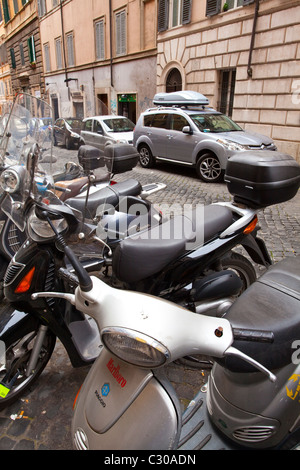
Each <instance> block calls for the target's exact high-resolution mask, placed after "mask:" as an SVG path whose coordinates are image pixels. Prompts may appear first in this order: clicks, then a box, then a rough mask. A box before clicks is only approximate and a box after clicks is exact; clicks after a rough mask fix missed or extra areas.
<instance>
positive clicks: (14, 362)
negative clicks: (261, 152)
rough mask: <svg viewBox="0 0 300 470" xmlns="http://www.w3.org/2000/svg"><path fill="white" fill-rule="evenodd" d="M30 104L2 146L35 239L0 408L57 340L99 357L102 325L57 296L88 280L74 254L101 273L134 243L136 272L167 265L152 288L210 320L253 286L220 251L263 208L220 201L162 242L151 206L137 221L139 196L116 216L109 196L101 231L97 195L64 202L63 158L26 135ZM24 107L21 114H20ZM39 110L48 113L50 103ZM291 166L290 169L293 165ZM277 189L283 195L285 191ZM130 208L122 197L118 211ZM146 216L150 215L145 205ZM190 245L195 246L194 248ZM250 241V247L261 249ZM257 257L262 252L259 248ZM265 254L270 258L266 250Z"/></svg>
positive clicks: (16, 303)
mask: <svg viewBox="0 0 300 470" xmlns="http://www.w3.org/2000/svg"><path fill="white" fill-rule="evenodd" d="M22 99H23V97H22V96H21V97H19V98H18V100H16V103H15V104H16V107H14V108H13V111H12V114H11V117H12V122H13V124H12V126H11V127H13V125H16V123H17V124H18V125H17V127H18V129H19V131H20V132H21V131H22V133H21V137H22V138H21V139H19V140H18V145H19V147H18V148H17V150H18V152H15V153H8V152H7V149H6V146H3V147H2V149H1V148H0V151H1V154H0V156H1V158H2V160H4V162H5V161H6V158H7V157H11V155H14V158H15V160H16V161H14V162H13V163H15V165H12V166H10V167H9V166H6V168H7V169H6V170H5V171H4V172H2V175H1V178H0V183H1V187H2V191H3V200H2V203H1V208H2V211H3V212H4V213H5V214H6V215H7V216H8V217H9V218H10V219H11V220H12V221H13V222H14V223H15V224H16V226H17V227H18V228H19V229H20V230H23V231H24V230H25V227H26V234H27V236H28V238H27V239H26V241H25V243H24V244H23V245H22V247H21V248H20V249H19V250H18V252H17V253H16V254H15V255H14V257H13V259H12V260H11V262H10V265H9V267H8V269H7V271H6V274H5V280H4V281H5V282H4V293H5V297H6V300H7V301H8V302H10V305H11V306H12V307H13V308H12V309H11V311H9V309H8V308H4V312H3V313H2V314H1V316H0V340H1V341H2V342H3V343H4V344H5V355H4V357H3V358H2V360H1V363H0V383H1V387H0V409H1V408H3V407H5V406H7V405H8V404H10V403H12V402H14V401H15V400H16V399H17V398H18V397H19V396H21V395H22V393H24V391H25V390H26V389H27V388H28V387H29V386H30V385H31V384H32V383H33V382H34V381H35V380H36V379H37V377H38V376H39V374H40V373H41V372H42V370H43V368H44V367H45V366H46V364H47V362H48V360H49V358H50V357H51V354H52V351H53V348H54V344H55V340H56V337H58V338H59V339H60V340H61V342H62V344H63V345H64V347H65V349H66V351H67V353H68V355H69V358H70V361H71V364H72V365H73V366H74V367H79V366H81V365H85V364H90V363H92V362H93V361H94V360H95V358H96V357H98V355H99V351H100V349H101V347H102V346H101V344H102V343H101V340H100V336H99V331H98V328H97V324H96V323H95V321H94V320H92V319H91V318H90V317H89V316H86V315H85V314H84V312H83V311H81V310H78V309H76V308H75V307H74V306H72V305H70V304H69V303H68V302H66V301H65V300H61V299H59V298H58V297H56V293H57V292H64V293H65V294H66V295H68V294H70V295H72V294H73V290H74V287H75V286H76V285H77V284H78V282H79V281H80V279H79V280H78V276H77V275H76V269H75V267H74V265H73V263H74V260H73V258H74V256H73V257H71V259H70V256H71V255H70V250H71V249H72V252H73V251H74V253H75V256H76V259H78V260H79V261H78V262H79V263H80V266H81V263H82V264H83V265H84V267H85V269H86V270H87V271H88V272H89V273H93V272H96V274H97V276H99V272H100V270H101V269H104V270H107V269H108V268H109V267H110V266H111V265H112V264H113V263H114V260H115V257H116V252H117V250H118V247H119V246H120V244H121V243H123V242H126V241H127V239H128V240H129V239H132V240H133V241H134V242H133V244H135V243H136V242H137V247H138V249H137V251H136V252H135V253H134V252H133V254H132V255H133V256H136V264H135V265H133V264H132V263H131V261H130V259H129V260H128V272H129V273H130V275H131V276H132V275H134V271H135V270H136V271H137V273H138V275H139V276H140V275H141V273H142V275H144V274H145V272H146V274H148V269H149V266H151V269H153V268H154V267H155V269H156V270H158V269H160V273H159V275H157V278H160V286H159V284H158V282H156V281H153V282H154V286H155V289H157V290H159V295H160V296H161V297H164V298H166V299H167V298H168V297H169V296H171V292H172V291H173V296H171V297H173V299H174V301H175V302H176V303H178V304H179V305H180V306H183V305H186V304H189V306H190V309H191V310H193V309H194V310H195V311H196V312H198V311H199V309H198V307H199V306H200V305H201V306H202V310H205V312H207V314H208V315H210V314H214V315H219V316H221V315H222V314H223V313H224V311H225V308H226V309H228V307H229V305H231V304H232V303H233V302H234V300H235V299H236V297H237V296H238V295H239V294H240V292H241V290H243V288H244V287H245V285H243V283H242V282H241V279H240V278H239V277H238V276H237V275H236V274H235V273H234V272H233V271H232V270H229V269H228V270H225V271H224V270H220V271H218V269H221V268H220V267H219V264H220V259H221V261H222V255H223V256H224V255H225V254H227V253H228V251H229V250H230V248H231V247H233V246H235V245H236V244H237V243H238V242H241V241H243V243H244V241H245V243H246V242H247V240H249V238H248V234H245V233H243V232H244V230H245V229H246V231H247V232H248V231H251V230H252V231H253V226H254V225H255V222H256V209H251V208H247V207H246V208H244V207H242V205H241V204H239V205H237V206H234V205H233V204H232V210H231V209H230V208H229V207H226V206H222V205H213V206H209V209H208V212H207V213H206V215H207V216H208V218H207V219H205V220H203V219H202V217H201V218H200V224H199V220H198V221H197V220H195V219H194V220H193V216H194V213H192V214H191V215H184V216H182V217H179V218H177V217H174V219H172V220H170V221H168V222H167V223H166V224H167V225H165V224H160V225H159V222H158V221H156V225H157V227H162V230H163V232H162V234H163V235H164V236H163V237H161V236H160V234H159V232H155V229H156V227H154V228H151V229H150V230H149V223H148V222H149V219H148V217H149V215H148V211H147V208H146V211H144V214H141V215H140V216H137V214H136V209H137V208H136V207H135V206H136V204H135V199H134V198H133V204H132V205H130V202H131V201H129V203H128V206H129V209H128V208H127V211H122V212H120V211H116V210H115V209H116V206H117V204H112V205H111V204H110V203H111V200H110V199H109V198H107V200H106V201H104V203H103V204H102V207H100V208H97V210H96V218H98V219H97V220H99V222H98V224H97V225H96V224H95V217H94V211H95V200H94V199H93V197H92V198H91V202H90V198H89V197H87V198H85V200H84V202H83V201H82V200H81V201H78V200H77V198H73V200H72V201H71V203H70V201H69V203H68V204H67V203H66V202H67V201H66V202H65V203H64V202H63V201H61V200H60V199H59V198H58V197H57V194H56V191H55V181H54V179H53V176H52V175H53V174H55V173H57V170H58V169H59V168H58V166H59V163H60V162H57V161H56V162H52V159H51V153H50V154H49V156H48V157H49V158H48V159H43V160H44V161H43V162H42V161H41V159H40V158H39V156H40V149H39V147H38V142H39V140H38V139H36V140H33V139H32V135H28V134H27V133H26V129H27V120H28V119H29V117H27V114H30V112H29V110H30V109H32V108H33V106H34V105H30V106H28V107H26V106H25V104H26V103H22ZM26 100H28V98H27V97H26ZM20 105H21V106H20ZM18 106H20V113H19V114H18V113H17V111H16V110H17V108H18ZM39 106H40V109H42V110H43V112H45V110H44V108H45V106H46V104H45V103H43V104H42V105H39ZM38 109H39V108H38ZM49 112H50V111H49ZM9 133H10V132H8V133H7V134H9ZM2 143H3V142H2ZM112 157H113V155H112ZM46 160H47V161H46ZM112 164H113V158H107V159H106V161H105V162H104V166H103V170H104V171H105V172H106V173H110V171H111V166H112ZM288 167H290V168H292V165H291V164H289V165H288ZM38 177H40V178H43V181H44V180H45V184H44V186H45V188H44V191H41V188H40V187H39V185H38V184H37V178H38ZM297 188H298V186H297ZM87 193H88V192H87ZM277 193H278V194H281V192H280V191H279V192H277ZM110 194H111V193H110ZM92 196H93V194H92ZM115 197H117V198H118V195H117V194H114V195H113V197H112V199H113V200H114V198H115ZM284 197H286V198H287V199H288V198H291V197H292V192H290V193H288V194H287V192H285V196H284ZM128 199H129V198H128ZM122 202H123V200H120V198H118V204H119V206H120V205H121V203H122ZM74 204H75V205H74ZM97 204H98V201H97ZM126 204H127V202H126ZM143 207H144V206H142V209H143ZM138 210H139V211H141V212H143V211H142V210H141V204H139V205H138ZM201 210H202V209H200V212H201ZM233 212H234V214H235V215H233ZM91 214H93V218H91ZM104 214H106V215H104ZM124 215H125V218H126V223H125V224H123V216H124ZM202 215H203V214H202ZM86 216H87V217H86ZM144 216H145V217H144ZM107 220H109V221H111V220H114V221H117V222H118V224H116V225H115V228H116V229H117V230H118V237H116V238H115V239H114V240H112V242H111V243H110V244H108V243H107V238H105V237H106V236H108V235H109V236H110V237H111V232H109V230H110V229H112V225H109V224H108V222H107ZM178 220H179V222H180V223H181V225H180V226H179V229H178V232H174V231H173V228H174V227H175V226H176V224H177V221H178ZM182 221H186V225H182ZM197 222H198V223H197ZM124 226H125V232H126V234H124V236H125V237H127V238H124V240H123V241H122V239H121V237H120V236H119V235H120V228H121V229H122V230H123V227H124ZM171 228H172V230H169V229H171ZM182 228H184V234H185V236H184V237H182V233H183V232H182ZM166 229H167V230H169V232H168V233H167V232H166V231H165V230H166ZM56 232H58V234H59V238H58V239H57V236H56ZM203 232H204V237H205V243H204V244H203V243H201V242H202V238H201V237H200V238H201V239H200V241H199V239H198V237H199V234H201V233H202V234H203ZM166 234H167V235H166ZM128 235H130V236H129V237H128ZM136 237H137V238H138V240H136ZM139 237H140V238H139ZM143 237H146V238H143ZM251 237H252V235H251ZM252 238H253V241H255V242H256V239H255V238H254V237H252ZM64 240H66V241H67V244H68V248H69V249H68V250H66V248H64V244H65V241H64ZM109 240H111V238H110V239H109ZM189 243H191V246H188V249H187V250H186V245H188V244H189ZM247 243H248V245H249V250H250V251H251V247H252V246H255V244H254V245H253V243H254V242H252V245H251V243H250V242H247ZM143 245H144V248H143ZM130 246H131V247H132V245H130ZM149 247H150V249H149ZM143 249H145V253H146V255H147V260H146V261H147V263H145V264H143V265H141V264H139V263H142V261H141V258H139V257H138V255H139V254H140V253H142V250H143ZM253 251H254V250H253ZM65 252H66V253H65ZM257 253H258V255H259V253H261V251H260V252H257ZM69 255H70V256H69ZM258 255H257V256H258ZM260 256H261V257H262V258H263V255H262V254H260ZM116 258H117V257H116ZM121 258H122V257H121ZM139 259H140V261H138V260H139ZM209 260H210V262H209ZM119 261H120V258H119V259H118V262H119ZM121 261H122V259H121ZM130 263H131V264H130ZM77 264H78V263H77ZM232 264H233V263H232ZM249 264H250V263H249ZM76 266H77V265H76ZM250 266H251V264H250ZM170 267H172V268H170ZM145 270H146V271H145ZM172 271H173V273H172ZM240 271H242V270H241V269H240ZM206 276H207V277H206ZM148 277H149V276H148ZM152 277H153V276H152ZM132 282H133V281H132ZM191 284H192V285H191ZM151 289H152V286H151V285H148V286H147V285H146V283H145V290H144V292H145V293H148V291H149V290H151ZM41 291H51V292H52V296H51V298H47V299H39V300H38V301H34V300H33V299H32V297H31V295H32V294H33V293H35V292H41ZM67 298H68V297H67ZM205 305H206V307H205V308H204V306H205ZM4 307H6V306H4ZM200 309H201V307H200Z"/></svg>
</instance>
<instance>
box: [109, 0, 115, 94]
mask: <svg viewBox="0 0 300 470" xmlns="http://www.w3.org/2000/svg"><path fill="white" fill-rule="evenodd" d="M109 42H110V86H111V87H112V88H113V87H114V81H113V56H112V54H113V47H112V6H111V0H109Z"/></svg>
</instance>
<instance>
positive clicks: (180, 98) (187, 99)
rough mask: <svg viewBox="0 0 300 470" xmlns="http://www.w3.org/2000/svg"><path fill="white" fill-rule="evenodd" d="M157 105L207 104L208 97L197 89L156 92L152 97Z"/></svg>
mask: <svg viewBox="0 0 300 470" xmlns="http://www.w3.org/2000/svg"><path fill="white" fill-rule="evenodd" d="M153 103H154V104H155V105H157V106H207V105H208V104H209V100H208V98H206V96H204V95H202V94H201V93H198V92H197V91H176V92H174V93H157V94H156V95H155V96H154V98H153Z"/></svg>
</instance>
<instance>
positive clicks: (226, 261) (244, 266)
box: [221, 251, 257, 296]
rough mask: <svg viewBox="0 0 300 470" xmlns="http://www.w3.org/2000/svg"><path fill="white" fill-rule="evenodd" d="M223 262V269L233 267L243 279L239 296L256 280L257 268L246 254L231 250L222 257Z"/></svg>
mask: <svg viewBox="0 0 300 470" xmlns="http://www.w3.org/2000/svg"><path fill="white" fill-rule="evenodd" d="M221 263H222V268H223V269H229V270H230V269H232V270H233V271H234V272H235V273H236V274H237V275H238V276H239V278H240V279H241V281H242V284H243V286H242V288H241V290H240V292H239V294H238V296H240V295H241V294H242V293H243V292H244V291H245V290H246V289H247V288H248V287H249V286H250V285H251V284H253V282H255V281H256V278H257V276H256V271H255V268H254V266H253V265H252V264H251V263H250V261H249V260H248V259H247V258H245V256H243V255H240V254H239V253H235V252H233V251H231V252H230V253H229V254H227V255H225V256H224V258H222V260H221Z"/></svg>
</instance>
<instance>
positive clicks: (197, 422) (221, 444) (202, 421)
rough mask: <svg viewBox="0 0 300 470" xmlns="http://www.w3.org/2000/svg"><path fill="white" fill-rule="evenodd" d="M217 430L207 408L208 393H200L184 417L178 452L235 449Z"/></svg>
mask: <svg viewBox="0 0 300 470" xmlns="http://www.w3.org/2000/svg"><path fill="white" fill-rule="evenodd" d="M233 448H234V447H233V446H230V445H229V444H228V442H226V441H224V440H223V439H222V436H221V435H220V434H219V433H218V431H217V430H216V429H215V427H214V426H213V424H212V423H211V421H210V418H209V414H208V411H207V407H206V393H205V392H199V393H198V395H196V397H195V398H194V399H193V400H192V401H191V402H190V404H189V406H188V408H187V409H186V410H185V412H184V414H183V416H182V428H181V435H180V439H179V444H178V450H201V449H203V450H225V449H233Z"/></svg>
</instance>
